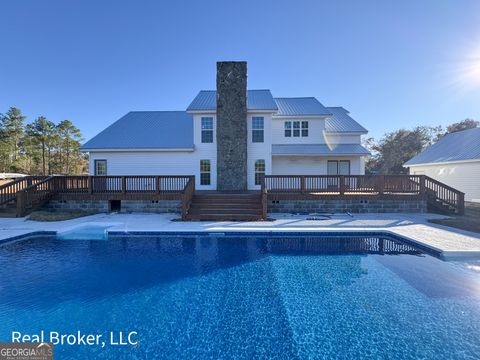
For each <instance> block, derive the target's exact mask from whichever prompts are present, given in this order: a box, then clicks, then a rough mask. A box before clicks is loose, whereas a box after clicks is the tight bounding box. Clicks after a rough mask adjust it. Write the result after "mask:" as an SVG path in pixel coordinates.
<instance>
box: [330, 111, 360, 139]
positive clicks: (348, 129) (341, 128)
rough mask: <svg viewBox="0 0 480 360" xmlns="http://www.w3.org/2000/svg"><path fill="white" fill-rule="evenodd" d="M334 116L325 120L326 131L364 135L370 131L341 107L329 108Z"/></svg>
mask: <svg viewBox="0 0 480 360" xmlns="http://www.w3.org/2000/svg"><path fill="white" fill-rule="evenodd" d="M327 109H328V110H329V111H330V112H331V113H332V114H333V116H332V117H330V118H328V119H327V120H325V131H327V132H334V133H342V132H344V133H362V134H366V133H367V132H368V131H367V129H365V128H364V127H363V126H362V125H360V124H359V123H358V122H356V121H355V120H353V119H352V118H351V117H350V115H349V112H348V111H347V110H346V109H344V108H343V107H341V106H337V107H327Z"/></svg>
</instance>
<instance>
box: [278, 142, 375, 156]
mask: <svg viewBox="0 0 480 360" xmlns="http://www.w3.org/2000/svg"><path fill="white" fill-rule="evenodd" d="M369 154H370V153H369V151H368V150H367V149H365V148H364V147H363V146H362V145H359V144H338V145H327V144H277V145H275V144H274V145H272V155H277V156H282V155H283V156H287V155H291V156H293V155H296V156H312V155H369Z"/></svg>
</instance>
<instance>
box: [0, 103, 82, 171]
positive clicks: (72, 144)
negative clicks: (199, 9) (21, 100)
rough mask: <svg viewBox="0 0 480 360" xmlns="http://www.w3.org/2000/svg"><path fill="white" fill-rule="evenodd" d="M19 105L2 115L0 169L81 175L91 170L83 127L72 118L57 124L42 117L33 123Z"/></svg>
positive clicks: (0, 124) (0, 121)
mask: <svg viewBox="0 0 480 360" xmlns="http://www.w3.org/2000/svg"><path fill="white" fill-rule="evenodd" d="M26 119H27V118H26V116H25V115H23V114H22V111H21V110H20V109H18V108H16V107H11V108H10V109H8V111H7V112H6V113H5V114H0V171H1V172H13V173H23V174H28V175H52V174H62V175H79V174H82V173H85V172H88V158H87V156H86V155H85V154H82V153H81V152H80V146H81V142H82V141H83V138H82V134H81V132H80V130H79V129H78V128H77V127H76V126H75V125H74V124H73V123H72V122H71V121H70V120H62V121H60V122H59V123H58V124H55V123H54V122H53V121H50V120H48V119H47V118H45V117H44V116H39V117H37V118H36V119H35V120H33V121H32V122H30V123H27V122H26Z"/></svg>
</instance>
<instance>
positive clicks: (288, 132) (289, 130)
mask: <svg viewBox="0 0 480 360" xmlns="http://www.w3.org/2000/svg"><path fill="white" fill-rule="evenodd" d="M284 130H285V137H292V136H293V137H300V136H301V137H307V136H308V121H285V126H284Z"/></svg>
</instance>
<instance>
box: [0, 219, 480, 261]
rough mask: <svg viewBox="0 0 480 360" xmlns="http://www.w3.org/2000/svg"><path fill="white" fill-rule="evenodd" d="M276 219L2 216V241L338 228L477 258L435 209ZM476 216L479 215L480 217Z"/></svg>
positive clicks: (471, 239)
mask: <svg viewBox="0 0 480 360" xmlns="http://www.w3.org/2000/svg"><path fill="white" fill-rule="evenodd" d="M271 216H272V218H273V219H274V221H266V222H264V221H252V222H235V221H218V222H215V221H202V222H180V221H171V220H172V219H178V217H179V216H178V215H175V214H147V213H129V214H115V213H113V214H97V215H92V216H86V217H82V218H78V219H72V220H66V221H55V222H37V221H30V220H27V219H26V218H1V219H0V241H1V240H5V239H8V238H11V237H14V236H19V235H25V234H28V233H31V232H35V231H56V232H63V231H68V230H71V229H74V228H75V227H77V226H85V225H97V226H99V225H102V226H105V227H108V231H122V232H135V231H142V232H206V233H209V232H238V231H242V232H248V231H255V232H275V231H281V232H299V231H301V232H328V231H332V232H336V231H342V232H344V231H346V232H348V231H355V232H360V231H381V232H389V233H393V234H397V235H400V236H402V237H405V238H408V239H409V240H411V241H413V242H416V243H418V244H420V245H423V246H425V247H428V248H431V249H433V250H435V251H437V252H441V253H442V256H443V257H444V258H445V259H448V260H454V259H459V258H469V259H479V260H480V234H479V233H474V232H469V231H464V230H460V229H454V228H450V227H446V226H442V225H437V224H432V223H429V222H428V221H427V220H428V219H434V218H444V217H445V216H442V215H437V214H429V213H427V214H405V213H401V214H385V213H382V214H352V215H348V214H335V215H333V216H332V217H331V218H330V219H325V220H307V218H308V217H309V216H307V215H290V214H271ZM479 220H480V219H479Z"/></svg>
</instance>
